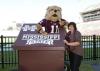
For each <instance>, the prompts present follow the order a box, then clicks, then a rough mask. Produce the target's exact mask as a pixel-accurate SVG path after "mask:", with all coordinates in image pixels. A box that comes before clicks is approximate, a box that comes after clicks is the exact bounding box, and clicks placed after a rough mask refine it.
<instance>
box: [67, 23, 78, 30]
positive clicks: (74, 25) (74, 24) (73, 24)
mask: <svg viewBox="0 0 100 71" xmlns="http://www.w3.org/2000/svg"><path fill="white" fill-rule="evenodd" d="M70 25H72V26H73V27H74V29H75V30H77V27H76V23H75V22H70V23H69V24H68V29H69V26H70Z"/></svg>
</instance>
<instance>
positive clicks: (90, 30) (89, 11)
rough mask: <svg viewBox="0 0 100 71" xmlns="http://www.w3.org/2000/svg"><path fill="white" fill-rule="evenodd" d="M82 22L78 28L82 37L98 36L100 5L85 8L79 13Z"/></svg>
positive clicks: (99, 32)
mask: <svg viewBox="0 0 100 71" xmlns="http://www.w3.org/2000/svg"><path fill="white" fill-rule="evenodd" d="M80 15H81V17H82V19H83V22H81V23H80V24H78V28H79V29H80V30H81V32H82V34H83V35H100V3H99V4H96V5H91V6H89V7H87V8H86V9H85V10H84V11H82V12H81V13H80Z"/></svg>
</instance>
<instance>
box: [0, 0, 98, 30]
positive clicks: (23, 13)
mask: <svg viewBox="0 0 100 71" xmlns="http://www.w3.org/2000/svg"><path fill="white" fill-rule="evenodd" d="M98 3H100V0H0V30H2V29H5V28H7V27H8V26H14V25H15V24H16V23H38V22H39V21H40V20H42V19H43V18H44V16H45V13H46V9H47V7H48V6H52V5H57V6H60V7H61V8H62V18H64V19H66V20H67V21H69V22H70V21H74V22H82V18H81V16H80V12H82V11H84V9H86V8H87V7H89V6H91V5H94V4H98Z"/></svg>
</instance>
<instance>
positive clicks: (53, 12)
mask: <svg viewBox="0 0 100 71" xmlns="http://www.w3.org/2000/svg"><path fill="white" fill-rule="evenodd" d="M61 11H62V9H61V8H60V7H58V6H49V7H48V8H47V11H46V14H45V18H44V19H42V20H41V21H40V22H39V23H38V24H37V31H38V32H39V33H42V34H47V33H51V31H52V25H56V26H58V28H61V27H62V28H64V29H66V28H67V25H68V22H67V21H66V20H65V19H62V14H61ZM42 27H44V28H45V30H43V28H42Z"/></svg>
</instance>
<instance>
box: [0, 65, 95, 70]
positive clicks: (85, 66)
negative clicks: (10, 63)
mask: <svg viewBox="0 0 100 71" xmlns="http://www.w3.org/2000/svg"><path fill="white" fill-rule="evenodd" d="M13 69H17V68H16V67H12V68H11V67H7V68H5V69H1V68H0V71H11V70H13ZM80 71H94V70H93V68H92V66H91V65H90V64H81V66H80Z"/></svg>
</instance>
